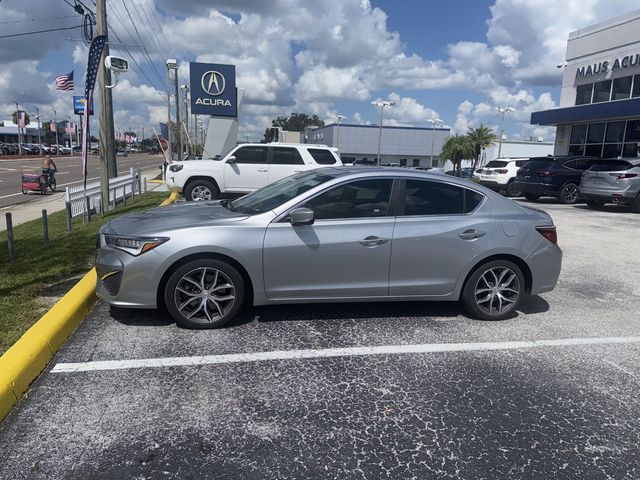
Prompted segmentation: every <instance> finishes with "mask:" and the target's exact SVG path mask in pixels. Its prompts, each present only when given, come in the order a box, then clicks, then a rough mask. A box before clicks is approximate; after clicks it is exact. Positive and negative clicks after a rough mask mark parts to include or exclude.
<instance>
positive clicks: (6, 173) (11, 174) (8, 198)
mask: <svg viewBox="0 0 640 480" xmlns="http://www.w3.org/2000/svg"><path fill="white" fill-rule="evenodd" d="M53 158H54V162H55V163H56V165H57V166H58V172H57V173H56V180H57V182H58V191H64V188H65V187H66V186H67V185H69V184H72V183H76V182H79V181H82V160H81V158H80V157H79V156H65V157H55V156H54V157H53ZM162 161H163V157H162V155H147V154H143V153H139V154H132V155H129V156H128V157H117V165H118V171H119V172H121V173H125V172H127V171H128V170H129V168H131V167H134V168H140V169H143V170H144V169H149V168H152V167H154V166H156V165H157V166H160V165H161V164H162ZM41 162H42V159H41V158H39V157H35V158H22V159H6V158H5V159H1V158H0V208H2V207H7V206H10V205H16V204H19V203H25V202H33V201H36V200H41V199H42V196H41V195H40V194H39V193H35V192H32V193H29V194H28V195H23V194H22V189H21V180H22V179H21V173H20V172H21V171H25V172H40V168H41ZM158 173H160V170H159V169H158ZM98 178H100V158H99V157H98V156H93V155H92V156H90V157H89V163H88V176H87V180H97V179H98Z"/></svg>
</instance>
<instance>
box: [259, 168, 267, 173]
mask: <svg viewBox="0 0 640 480" xmlns="http://www.w3.org/2000/svg"><path fill="white" fill-rule="evenodd" d="M258 171H259V172H263V173H264V172H268V170H267V169H266V168H259V169H258Z"/></svg>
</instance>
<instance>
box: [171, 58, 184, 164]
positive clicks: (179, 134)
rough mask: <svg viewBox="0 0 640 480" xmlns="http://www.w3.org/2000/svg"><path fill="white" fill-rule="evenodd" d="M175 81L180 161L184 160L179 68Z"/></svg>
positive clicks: (175, 73) (175, 74) (175, 71)
mask: <svg viewBox="0 0 640 480" xmlns="http://www.w3.org/2000/svg"><path fill="white" fill-rule="evenodd" d="M173 80H174V82H175V88H176V125H177V127H178V134H177V137H178V138H177V147H178V161H180V160H182V125H180V89H179V88H178V67H177V66H176V68H175V70H174V71H173Z"/></svg>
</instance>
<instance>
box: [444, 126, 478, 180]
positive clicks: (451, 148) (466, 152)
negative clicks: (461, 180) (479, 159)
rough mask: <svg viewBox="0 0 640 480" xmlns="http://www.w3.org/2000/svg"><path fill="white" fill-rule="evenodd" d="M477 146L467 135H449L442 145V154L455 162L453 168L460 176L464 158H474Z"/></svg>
mask: <svg viewBox="0 0 640 480" xmlns="http://www.w3.org/2000/svg"><path fill="white" fill-rule="evenodd" d="M474 155H475V148H474V145H473V142H472V141H471V140H470V139H469V137H468V136H467V135H454V136H453V137H449V138H448V139H447V141H446V142H445V143H444V145H443V146H442V152H441V153H440V156H441V157H443V158H444V159H446V160H449V161H451V163H453V169H454V171H455V172H456V173H457V175H458V176H460V174H461V172H462V160H464V159H469V158H474Z"/></svg>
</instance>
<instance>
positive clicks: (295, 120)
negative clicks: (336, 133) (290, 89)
mask: <svg viewBox="0 0 640 480" xmlns="http://www.w3.org/2000/svg"><path fill="white" fill-rule="evenodd" d="M309 125H316V126H318V127H324V122H323V121H322V120H320V118H319V117H318V115H315V114H314V115H311V116H309V115H307V114H306V113H292V114H291V115H290V116H288V117H278V118H276V119H275V120H271V126H272V127H280V128H282V130H287V131H289V132H302V131H304V128H305V127H307V126H309ZM273 139H274V132H273V130H271V129H269V128H267V129H266V130H265V132H264V138H263V142H265V143H268V142H272V141H273Z"/></svg>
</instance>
